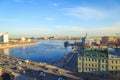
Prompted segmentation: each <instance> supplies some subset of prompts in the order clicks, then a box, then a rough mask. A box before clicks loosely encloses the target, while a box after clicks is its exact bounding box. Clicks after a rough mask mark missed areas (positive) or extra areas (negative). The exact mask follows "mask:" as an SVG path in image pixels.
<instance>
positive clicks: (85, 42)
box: [82, 33, 91, 48]
mask: <svg viewBox="0 0 120 80" xmlns="http://www.w3.org/2000/svg"><path fill="white" fill-rule="evenodd" d="M82 45H83V46H84V48H86V47H90V45H91V41H90V39H89V37H88V35H87V33H86V36H85V37H83V38H82Z"/></svg>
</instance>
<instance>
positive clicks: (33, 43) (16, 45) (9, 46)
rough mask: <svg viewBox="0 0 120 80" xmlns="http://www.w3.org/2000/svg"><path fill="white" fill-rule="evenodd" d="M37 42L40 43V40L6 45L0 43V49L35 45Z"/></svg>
mask: <svg viewBox="0 0 120 80" xmlns="http://www.w3.org/2000/svg"><path fill="white" fill-rule="evenodd" d="M35 44H38V42H29V43H16V44H6V45H0V49H5V48H16V47H24V46H31V45H35Z"/></svg>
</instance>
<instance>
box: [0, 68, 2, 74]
mask: <svg viewBox="0 0 120 80" xmlns="http://www.w3.org/2000/svg"><path fill="white" fill-rule="evenodd" d="M1 75H2V68H1V67H0V76H1Z"/></svg>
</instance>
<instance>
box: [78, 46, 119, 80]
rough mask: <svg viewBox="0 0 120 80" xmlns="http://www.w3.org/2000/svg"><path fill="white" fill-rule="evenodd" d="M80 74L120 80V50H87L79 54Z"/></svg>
mask: <svg viewBox="0 0 120 80" xmlns="http://www.w3.org/2000/svg"><path fill="white" fill-rule="evenodd" d="M78 72H79V73H87V74H86V75H88V76H90V75H91V74H92V75H93V76H91V77H97V76H103V78H107V77H109V78H111V77H112V78H114V79H116V80H120V48H109V49H103V50H100V49H95V50H92V49H85V50H84V51H82V52H80V53H79V54H78ZM91 79H92V78H91ZM114 79H113V80H114Z"/></svg>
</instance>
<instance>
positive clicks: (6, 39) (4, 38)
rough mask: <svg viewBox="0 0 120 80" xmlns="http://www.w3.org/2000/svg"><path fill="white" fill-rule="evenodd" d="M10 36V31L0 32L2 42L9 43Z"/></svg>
mask: <svg viewBox="0 0 120 80" xmlns="http://www.w3.org/2000/svg"><path fill="white" fill-rule="evenodd" d="M8 42H9V37H8V33H0V43H8Z"/></svg>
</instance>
